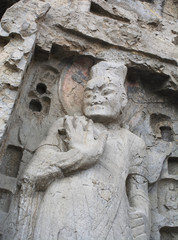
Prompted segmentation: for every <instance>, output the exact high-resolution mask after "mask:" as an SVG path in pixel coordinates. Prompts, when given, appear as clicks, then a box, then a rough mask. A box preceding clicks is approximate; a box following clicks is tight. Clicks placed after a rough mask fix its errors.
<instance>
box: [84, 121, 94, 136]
mask: <svg viewBox="0 0 178 240" xmlns="http://www.w3.org/2000/svg"><path fill="white" fill-rule="evenodd" d="M86 131H87V138H88V139H89V140H93V139H94V129H93V121H92V120H91V119H89V121H88V124H87V129H86Z"/></svg>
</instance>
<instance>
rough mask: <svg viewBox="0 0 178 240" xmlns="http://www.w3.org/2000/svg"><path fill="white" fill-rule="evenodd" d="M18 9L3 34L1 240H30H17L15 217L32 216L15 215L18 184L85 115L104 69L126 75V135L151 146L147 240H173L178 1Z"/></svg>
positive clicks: (94, 0) (91, 1)
mask: <svg viewBox="0 0 178 240" xmlns="http://www.w3.org/2000/svg"><path fill="white" fill-rule="evenodd" d="M14 2H15V1H14ZM14 2H13V1H12V2H11V3H9V5H8V6H7V10H6V12H5V14H4V15H3V16H2V18H1V24H0V53H1V56H0V138H1V140H0V144H1V150H0V162H1V168H0V239H3V240H11V239H19V240H20V239H21V240H26V239H27V238H25V237H24V236H25V235H23V234H22V235H18V231H19V226H20V223H19V215H20V214H21V215H22V216H26V215H28V213H29V212H28V213H25V212H24V213H23V209H22V208H21V209H18V205H19V202H20V198H21V196H22V195H24V192H23V191H22V182H21V176H22V174H23V172H24V170H25V169H26V167H27V165H28V164H29V163H30V162H31V159H33V155H34V153H35V151H36V149H38V147H39V145H40V143H41V141H43V140H44V139H45V137H46V136H47V135H48V130H49V128H50V127H51V126H52V125H53V123H54V122H55V121H56V120H57V119H59V118H62V117H64V116H65V115H66V114H67V115H71V116H73V114H79V115H80V114H82V108H83V104H82V102H83V100H82V99H83V89H84V86H85V85H86V83H87V82H88V80H89V79H90V69H91V67H92V66H94V65H95V64H97V63H99V62H101V61H106V62H111V61H112V62H115V63H122V64H124V65H126V67H127V69H128V72H127V77H126V81H125V88H126V91H127V95H128V104H127V106H126V107H125V109H124V110H123V112H122V126H123V127H124V128H126V129H129V130H130V131H131V132H132V133H134V134H135V135H137V136H139V137H141V138H142V139H143V140H144V141H145V143H146V148H147V162H148V177H147V179H148V183H149V200H150V215H151V236H150V239H152V240H159V239H166V240H167V239H177V238H178V212H177V211H178V100H177V99H178V68H177V60H178V47H177V44H178V31H177V29H178V24H177V12H178V5H177V1H176V0H171V1H169V0H165V1H163V0H152V1H148V0H147V1H146V0H145V1H141V0H140V1H139V0H128V1H124V0H105V1H104V0H80V1H79V0H75V1H67V0H61V1H57V0H44V1H40V0H39V1H33V0H20V1H18V2H17V3H15V4H14V5H12V4H13V3H14ZM0 4H1V3H0ZM10 5H12V6H11V7H9V6H10ZM43 194H44V191H40V197H39V198H42V197H43ZM26 200H27V199H26ZM27 202H28V201H27ZM36 207H37V206H36ZM21 212H22V213H21ZM34 219H35V217H34ZM24 226H25V227H24V229H26V228H27V225H25V223H24ZM34 226H35V220H34V222H33V223H32V224H31V225H30V226H29V228H31V234H29V238H28V239H34V238H33V229H34ZM24 231H26V230H24ZM19 236H20V237H19ZM147 236H148V235H147ZM53 239H54V240H55V238H53ZM56 239H57V238H56ZM58 239H60V238H58ZM66 239H74V238H69V237H68V238H66ZM81 239H82V238H81ZM86 239H87V238H86ZM88 239H90V238H88ZM100 239H101V240H102V239H103V238H100ZM110 239H111V238H110ZM113 239H116V238H113ZM134 239H137V238H134ZM138 239H139V238H138ZM140 239H143V238H140ZM147 239H148V238H147ZM34 240H35V239H34ZM36 240H37V239H36ZM60 240H62V238H61V239H60Z"/></svg>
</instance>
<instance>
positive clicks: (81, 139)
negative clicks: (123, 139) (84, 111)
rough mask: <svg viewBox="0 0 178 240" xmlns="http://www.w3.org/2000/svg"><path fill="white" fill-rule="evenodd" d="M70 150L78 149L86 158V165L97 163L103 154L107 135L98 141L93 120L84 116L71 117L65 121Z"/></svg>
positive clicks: (67, 117) (103, 134)
mask: <svg viewBox="0 0 178 240" xmlns="http://www.w3.org/2000/svg"><path fill="white" fill-rule="evenodd" d="M64 128H65V129H66V134H67V143H68V147H69V149H77V150H79V151H80V152H81V153H82V154H84V156H85V160H86V159H87V160H86V161H85V163H84V165H88V164H89V165H91V164H94V163H96V162H97V160H98V159H99V157H100V156H101V154H102V153H103V150H104V146H105V143H106V139H107V133H106V132H103V133H102V134H101V135H100V136H99V137H98V138H97V139H96V138H95V136H94V124H93V121H92V120H91V119H87V118H86V117H84V116H82V117H79V116H74V117H69V116H66V117H65V120H64Z"/></svg>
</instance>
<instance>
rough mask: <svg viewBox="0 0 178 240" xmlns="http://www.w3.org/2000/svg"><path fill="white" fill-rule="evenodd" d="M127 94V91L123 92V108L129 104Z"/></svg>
mask: <svg viewBox="0 0 178 240" xmlns="http://www.w3.org/2000/svg"><path fill="white" fill-rule="evenodd" d="M127 102H128V100H127V95H126V94H125V93H122V108H124V107H125V106H126V105H127Z"/></svg>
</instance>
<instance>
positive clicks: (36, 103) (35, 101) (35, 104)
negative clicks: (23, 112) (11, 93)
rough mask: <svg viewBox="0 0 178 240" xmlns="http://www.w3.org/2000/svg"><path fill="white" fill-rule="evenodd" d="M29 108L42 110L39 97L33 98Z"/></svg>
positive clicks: (34, 110)
mask: <svg viewBox="0 0 178 240" xmlns="http://www.w3.org/2000/svg"><path fill="white" fill-rule="evenodd" d="M29 108H30V109H31V110H32V111H33V112H41V110H42V105H41V103H40V101H39V100H38V99H32V100H31V101H30V103H29Z"/></svg>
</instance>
